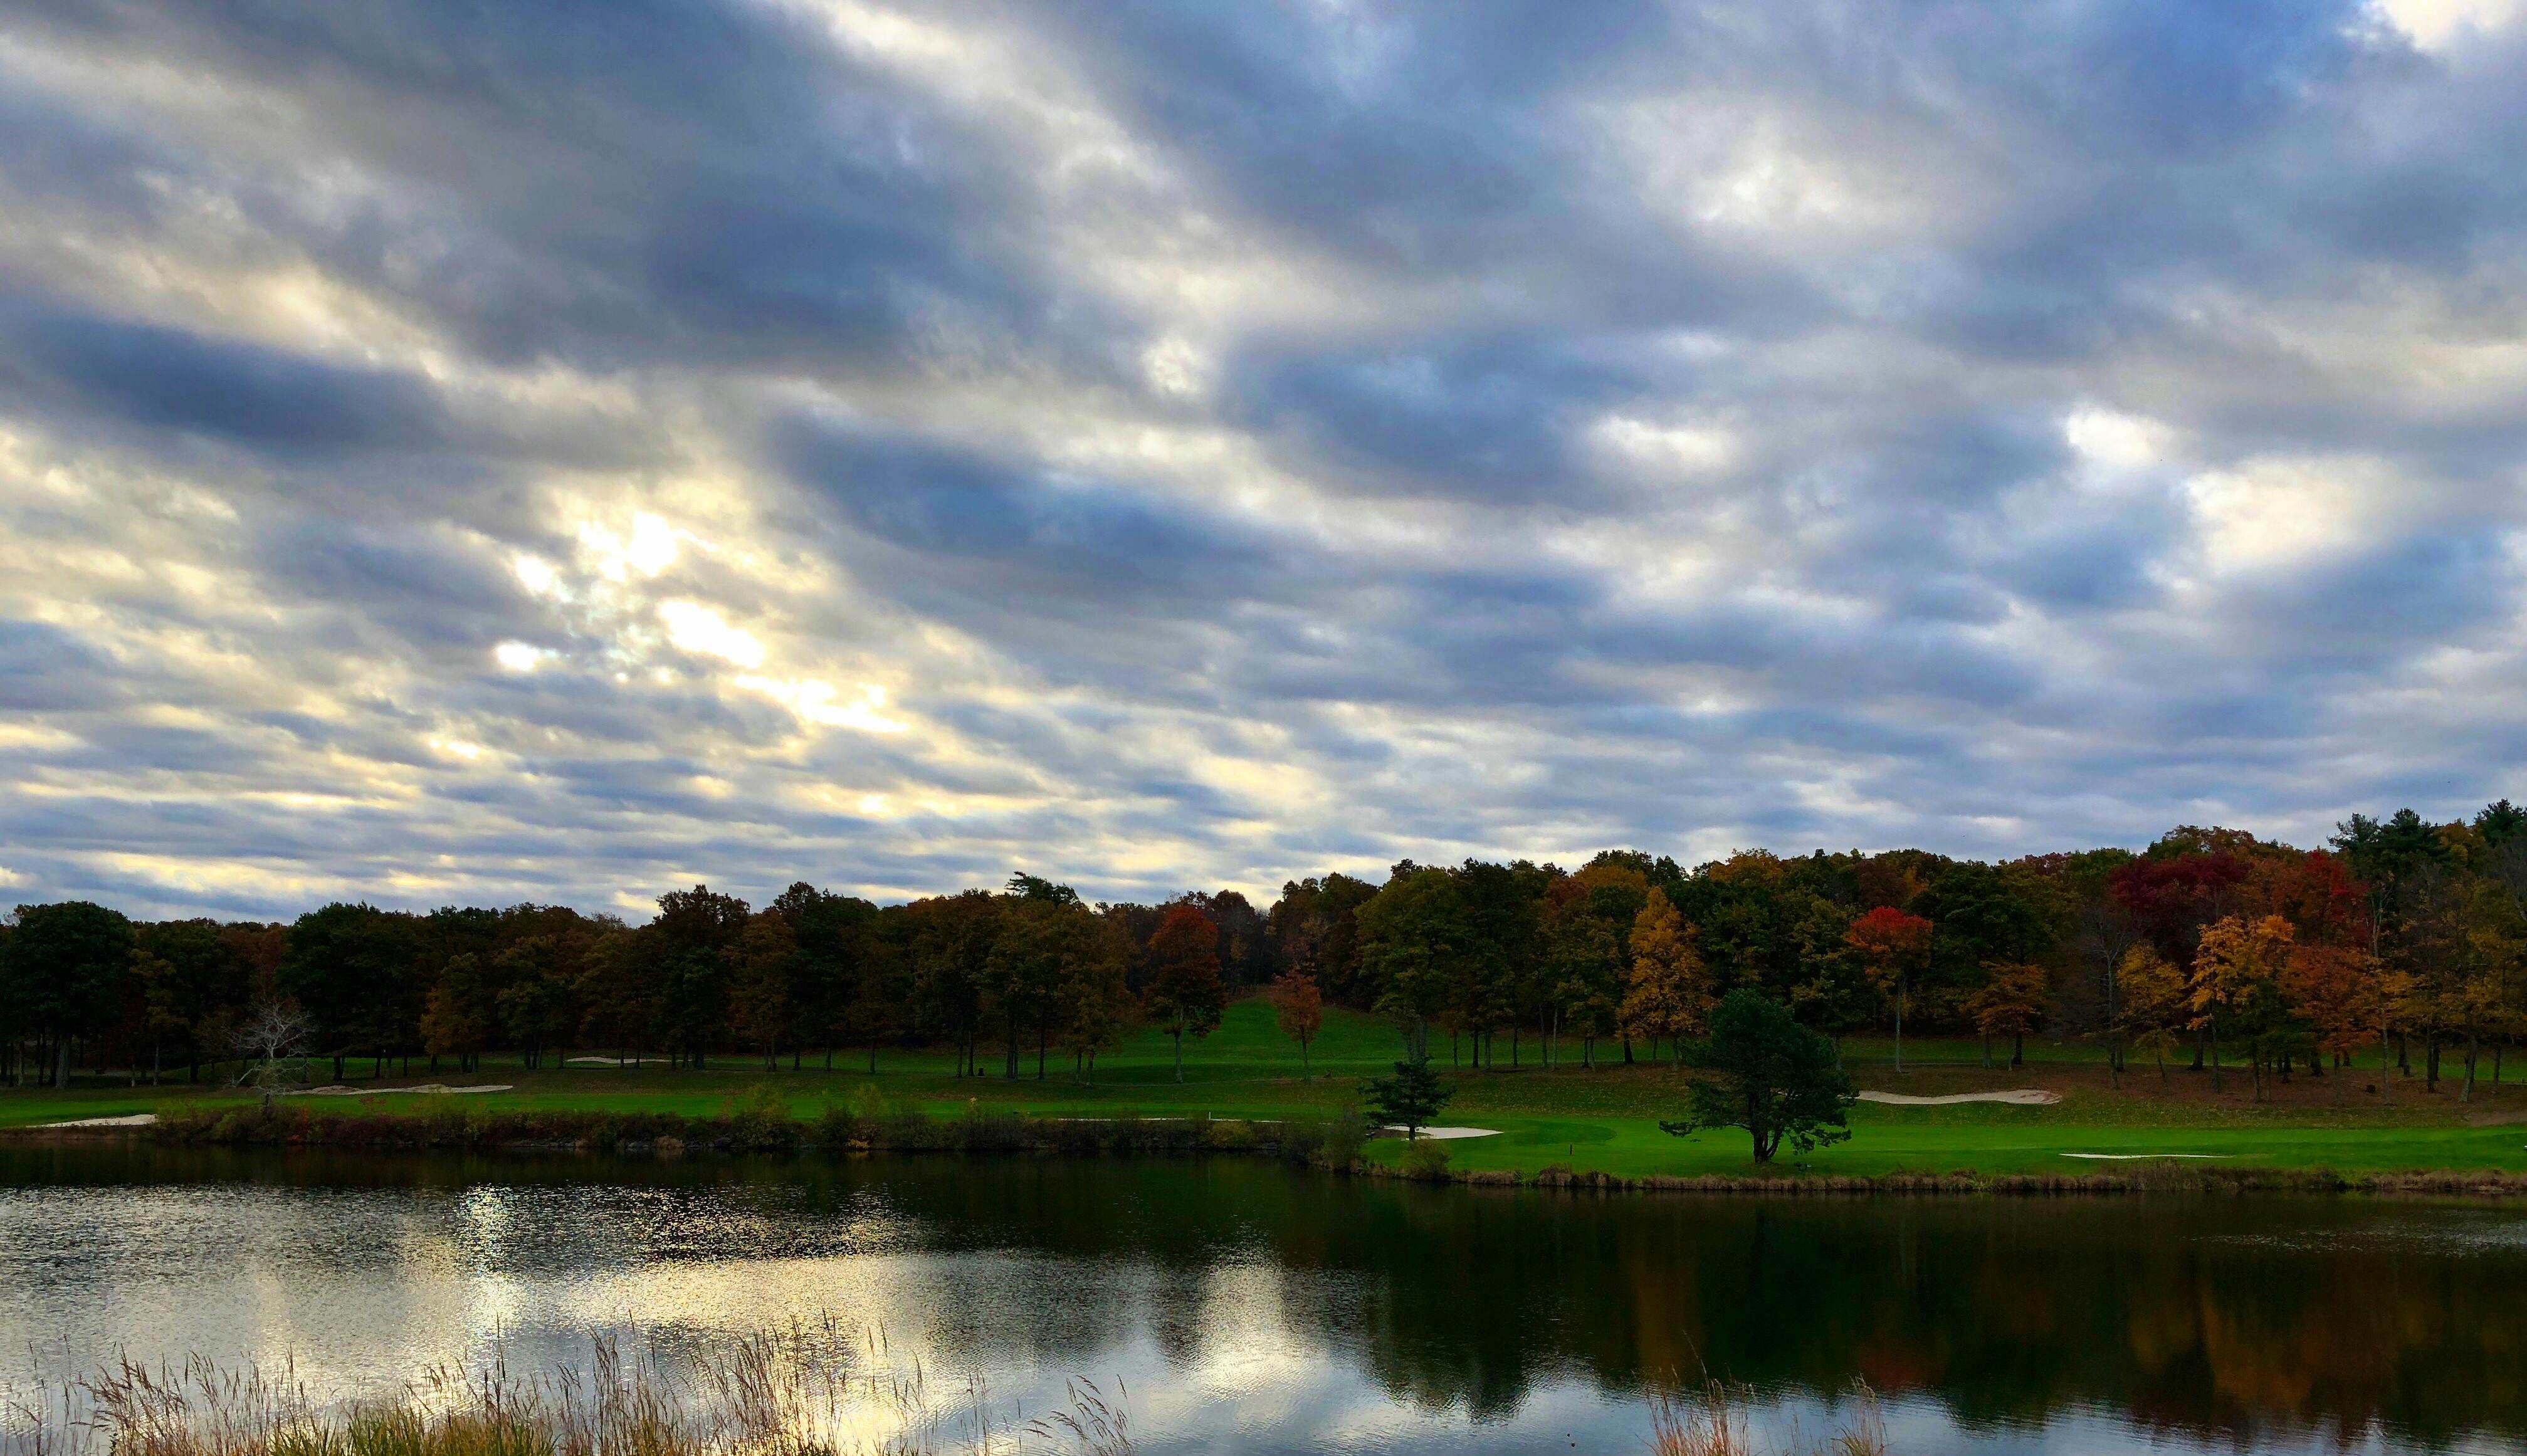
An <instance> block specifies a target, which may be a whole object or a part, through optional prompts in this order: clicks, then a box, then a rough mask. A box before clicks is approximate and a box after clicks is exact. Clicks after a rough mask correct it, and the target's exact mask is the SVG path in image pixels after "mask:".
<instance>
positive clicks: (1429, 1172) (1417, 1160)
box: [1404, 1137, 1448, 1183]
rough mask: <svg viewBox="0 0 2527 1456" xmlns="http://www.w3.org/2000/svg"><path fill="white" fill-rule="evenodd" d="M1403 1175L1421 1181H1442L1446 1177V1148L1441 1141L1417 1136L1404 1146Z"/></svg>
mask: <svg viewBox="0 0 2527 1456" xmlns="http://www.w3.org/2000/svg"><path fill="white" fill-rule="evenodd" d="M1404 1176H1405V1177H1406V1178H1410V1179H1418V1180H1420V1181H1422V1182H1427V1183H1435V1182H1443V1181H1445V1180H1447V1177H1448V1149H1447V1146H1446V1145H1445V1144H1443V1143H1436V1142H1432V1141H1431V1140H1430V1139H1428V1138H1426V1137H1417V1138H1415V1139H1414V1140H1413V1141H1411V1142H1409V1143H1407V1144H1405V1147H1404Z"/></svg>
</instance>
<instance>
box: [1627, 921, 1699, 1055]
mask: <svg viewBox="0 0 2527 1456" xmlns="http://www.w3.org/2000/svg"><path fill="white" fill-rule="evenodd" d="M1631 950H1632V973H1631V979H1630V982H1629V988H1628V989H1627V990H1626V991H1625V992H1624V1005H1623V1029H1624V1034H1625V1035H1627V1036H1638V1037H1641V1038H1642V1039H1644V1040H1648V1041H1655V1040H1657V1039H1658V1038H1659V1037H1666V1038H1668V1039H1669V1040H1671V1041H1680V1040H1682V1039H1683V1038H1684V1037H1687V1036H1698V1035H1700V1034H1702V1030H1703V1027H1704V1024H1705V1022H1706V1020H1707V1019H1708V1017H1709V1016H1710V1014H1711V1000H1712V997H1711V973H1710V971H1709V969H1708V968H1707V967H1705V966H1704V965H1703V964H1702V957H1701V956H1699V955H1697V954H1695V953H1694V949H1693V941H1692V938H1691V934H1690V930H1689V928H1688V927H1687V926H1686V925H1685V923H1684V917H1683V916H1681V915H1679V914H1677V913H1676V906H1675V905H1674V904H1673V903H1672V902H1670V901H1669V899H1668V897H1667V892H1666V891H1665V890H1660V889H1653V890H1651V891H1650V892H1649V899H1648V902H1647V903H1646V904H1644V905H1642V907H1641V913H1640V915H1639V916H1638V917H1637V918H1636V919H1634V920H1633V922H1632V936H1631Z"/></svg>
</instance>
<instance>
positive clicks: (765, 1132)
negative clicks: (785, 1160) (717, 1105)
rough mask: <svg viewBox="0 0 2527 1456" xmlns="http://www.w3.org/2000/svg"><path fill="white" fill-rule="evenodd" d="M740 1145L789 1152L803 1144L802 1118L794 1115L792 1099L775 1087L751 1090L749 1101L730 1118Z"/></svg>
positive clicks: (730, 1126) (749, 1089) (747, 1094)
mask: <svg viewBox="0 0 2527 1456" xmlns="http://www.w3.org/2000/svg"><path fill="white" fill-rule="evenodd" d="M729 1128H730V1130H731V1132H732V1133H733V1134H734V1135H735V1139H736V1142H737V1145H738V1146H739V1147H742V1148H747V1149H749V1150H751V1151H754V1152H759V1153H786V1152H791V1151H793V1150H795V1149H796V1148H797V1147H798V1146H799V1120H798V1119H797V1118H795V1117H792V1116H791V1115H790V1099H789V1098H788V1097H785V1096H783V1095H782V1094H781V1089H780V1088H779V1087H775V1086H768V1085H763V1084H757V1085H755V1086H752V1087H749V1088H748V1089H747V1093H746V1100H745V1101H743V1102H741V1103H739V1104H738V1107H737V1111H736V1113H735V1114H734V1115H732V1116H731V1117H730V1118H729Z"/></svg>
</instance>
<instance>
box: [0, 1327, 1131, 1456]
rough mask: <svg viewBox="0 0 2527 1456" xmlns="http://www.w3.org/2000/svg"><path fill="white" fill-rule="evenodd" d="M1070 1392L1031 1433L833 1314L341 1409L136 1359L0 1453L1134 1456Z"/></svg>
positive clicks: (408, 1390) (200, 1369)
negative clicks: (673, 1350)
mask: <svg viewBox="0 0 2527 1456" xmlns="http://www.w3.org/2000/svg"><path fill="white" fill-rule="evenodd" d="M1066 1395H1067V1400H1068V1404H1066V1405H1065V1406H1063V1407H1061V1408H1059V1409H1057V1410H1054V1411H1052V1412H1048V1413H1046V1414H1044V1415H1040V1416H1038V1417H1036V1418H1035V1419H1034V1420H1032V1421H1028V1422H1025V1423H1023V1424H1020V1423H1019V1422H1018V1420H1017V1418H1016V1417H1015V1416H1014V1415H1013V1414H1010V1413H1006V1412H1004V1411H1002V1410H1001V1409H1000V1408H999V1407H997V1406H996V1404H995V1403H994V1402H993V1400H992V1399H991V1397H990V1392H989V1391H988V1390H987V1389H986V1388H985V1386H984V1384H983V1383H982V1382H981V1381H979V1380H970V1381H965V1382H963V1383H962V1384H961V1385H958V1386H955V1387H954V1388H951V1389H948V1390H945V1391H940V1390H934V1388H933V1387H932V1385H931V1383H930V1381H929V1380H928V1378H927V1376H926V1375H925V1373H924V1372H923V1370H922V1369H921V1366H920V1365H919V1363H918V1362H917V1361H914V1362H903V1361H897V1360H895V1359H893V1358H891V1357H890V1356H889V1354H888V1352H887V1351H886V1348H885V1345H884V1341H883V1339H882V1338H881V1337H878V1336H876V1335H870V1336H867V1337H865V1338H864V1339H857V1340H855V1339H853V1338H851V1336H849V1335H848V1334H847V1333H846V1332H845V1331H844V1330H842V1329H841V1328H840V1327H839V1326H837V1325H836V1324H835V1323H833V1322H832V1321H830V1320H828V1321H824V1322H821V1323H817V1324H802V1325H794V1326H791V1327H788V1328H786V1329H781V1330H765V1331H760V1332H757V1333H753V1334H748V1335H746V1336H743V1337H741V1338H739V1339H737V1340H735V1341H733V1342H731V1343H729V1344H727V1345H724V1346H720V1347H718V1348H716V1349H714V1350H712V1351H711V1352H710V1353H708V1354H704V1355H700V1356H696V1357H689V1358H684V1359H669V1358H667V1357H665V1356H663V1355H662V1354H660V1353H659V1352H658V1351H657V1349H656V1348H655V1346H654V1345H651V1344H648V1343H646V1342H644V1343H643V1344H642V1345H641V1346H640V1347H639V1348H638V1349H636V1350H627V1349H626V1348H625V1345H624V1343H623V1342H622V1341H621V1340H618V1339H616V1338H613V1337H611V1336H604V1335H599V1336H596V1337H594V1339H593V1349H592V1358H591V1359H590V1361H589V1362H588V1364H587V1366H586V1367H585V1368H584V1369H580V1368H563V1369H558V1370H551V1371H540V1372H536V1373H533V1374H530V1375H525V1376H521V1375H518V1374H516V1373H514V1372H512V1371H511V1370H510V1369H509V1367H508V1364H507V1361H506V1359H505V1357H503V1356H501V1355H498V1354H494V1355H493V1356H492V1357H491V1358H490V1360H489V1361H487V1362H486V1363H485V1364H484V1365H482V1366H481V1367H479V1368H475V1369H471V1370H456V1369H450V1368H439V1369H435V1370H431V1371H428V1372H425V1373H424V1374H423V1375H422V1376H420V1377H419V1378H418V1379H415V1380H413V1381H410V1382H408V1383H407V1384H406V1385H405V1386H404V1387H403V1388H402V1389H401V1390H399V1391H396V1392H394V1393H393V1394H392V1395H389V1396H387V1397H383V1398H370V1399H361V1400H353V1401H350V1402H347V1403H344V1404H342V1405H339V1406H337V1407H328V1406H326V1405H324V1404H323V1403H321V1402H319V1401H317V1400H315V1399H313V1398H311V1397H310V1395H309V1393H308V1391H307V1389H306V1387H305V1385H304V1384H303V1383H302V1382H301V1381H299V1379H298V1376H297V1373H296V1371H295V1370H294V1368H292V1367H290V1366H288V1365H284V1366H283V1367H282V1368H280V1369H279V1370H277V1371H267V1370H264V1369H261V1368H256V1367H248V1368H246V1369H243V1370H232V1369H225V1368H222V1367H219V1366H217V1365H215V1364H213V1363H212V1362H210V1361H208V1360H204V1359H199V1358H196V1359H193V1360H189V1361H187V1362H185V1363H184V1364H182V1365H181V1366H175V1367H156V1368H153V1367H149V1366H144V1365H140V1364H136V1363H134V1362H132V1361H129V1360H123V1361H119V1362H117V1363H116V1364H115V1365H113V1366H112V1367H110V1368H108V1369H106V1370H105V1371H103V1372H101V1373H100V1374H98V1375H96V1376H94V1377H91V1378H89V1379H86V1380H83V1381H72V1382H67V1383H65V1384H63V1385H61V1386H59V1387H57V1388H55V1389H52V1390H49V1391H46V1392H45V1393H44V1395H43V1396H42V1398H41V1399H40V1401H39V1402H38V1404H39V1405H40V1409H38V1408H37V1405H30V1404H25V1403H22V1404H20V1405H18V1406H17V1407H15V1408H14V1409H12V1410H11V1411H9V1412H7V1413H6V1416H7V1417H8V1418H10V1419H0V1456H858V1453H870V1456H1038V1453H1051V1452H1072V1453H1076V1456H1130V1452H1131V1451H1132V1449H1133V1447H1132V1439H1131V1434H1130V1421H1129V1417H1128V1413H1127V1411H1126V1409H1125V1405H1124V1398H1123V1391H1122V1387H1121V1385H1120V1384H1119V1383H1118V1384H1117V1385H1116V1386H1115V1391H1114V1393H1113V1394H1112V1395H1111V1396H1109V1395H1108V1394H1107V1393H1106V1392H1105V1391H1104V1390H1102V1389H1101V1388H1100V1387H1099V1386H1097V1385H1096V1384H1094V1383H1093V1382H1090V1381H1070V1382H1069V1384H1068V1386H1067V1389H1066Z"/></svg>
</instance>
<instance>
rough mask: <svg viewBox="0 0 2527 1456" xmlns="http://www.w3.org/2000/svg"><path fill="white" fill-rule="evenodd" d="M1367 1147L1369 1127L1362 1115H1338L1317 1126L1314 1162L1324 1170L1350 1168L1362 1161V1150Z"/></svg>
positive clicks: (1349, 1113) (1351, 1113)
mask: <svg viewBox="0 0 2527 1456" xmlns="http://www.w3.org/2000/svg"><path fill="white" fill-rule="evenodd" d="M1367 1145H1368V1125H1367V1123H1366V1122H1364V1121H1362V1119H1361V1116H1360V1114H1359V1113H1356V1112H1343V1113H1337V1114H1335V1115H1334V1116H1332V1117H1330V1118H1327V1119H1325V1121H1324V1122H1323V1123H1321V1124H1319V1125H1317V1137H1316V1156H1315V1159H1314V1161H1315V1163H1316V1164H1317V1166H1319V1167H1323V1168H1349V1167H1351V1166H1352V1165H1353V1164H1355V1163H1357V1162H1359V1161H1360V1150H1361V1149H1362V1148H1364V1147H1367Z"/></svg>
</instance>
